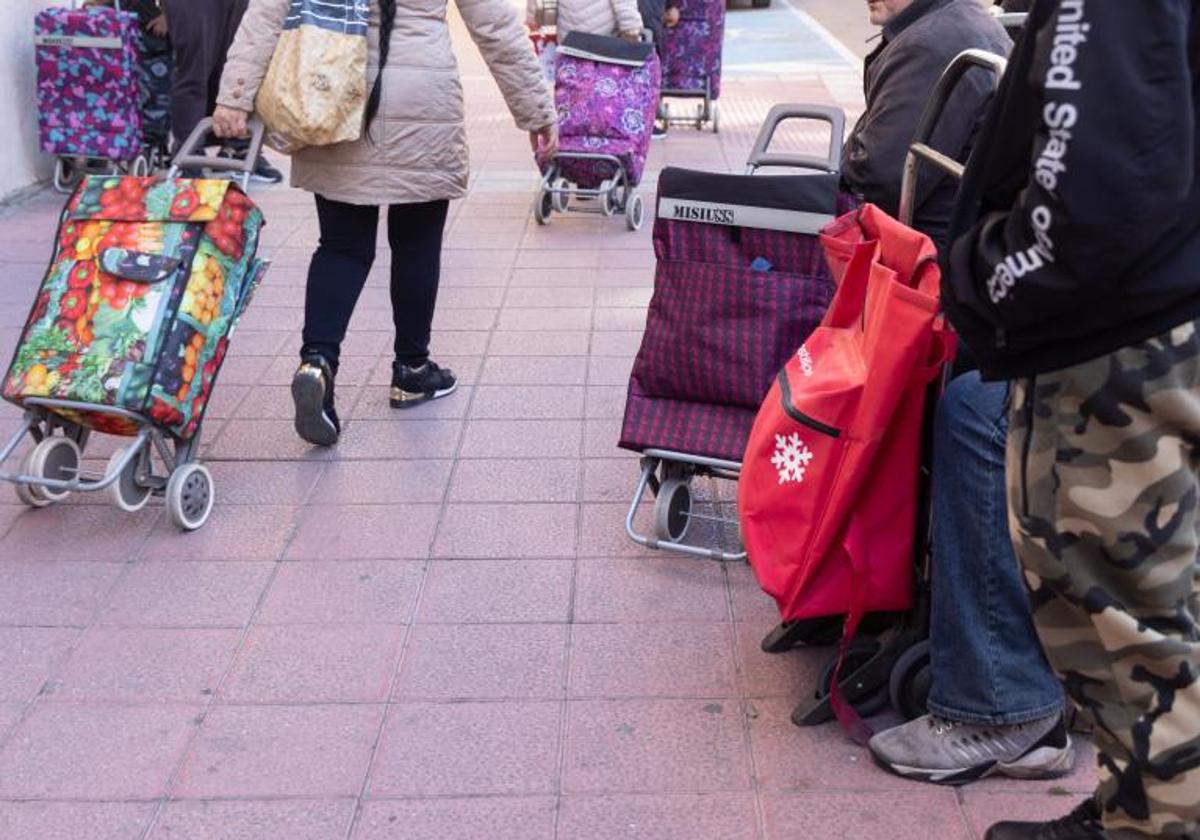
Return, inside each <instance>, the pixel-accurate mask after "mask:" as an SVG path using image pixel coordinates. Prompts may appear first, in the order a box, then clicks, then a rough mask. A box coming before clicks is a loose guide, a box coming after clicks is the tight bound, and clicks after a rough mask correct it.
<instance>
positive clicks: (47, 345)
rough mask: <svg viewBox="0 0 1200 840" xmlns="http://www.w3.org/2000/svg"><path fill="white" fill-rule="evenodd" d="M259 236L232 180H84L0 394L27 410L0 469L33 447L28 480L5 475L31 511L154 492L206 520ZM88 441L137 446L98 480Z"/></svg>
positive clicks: (261, 264)
mask: <svg viewBox="0 0 1200 840" xmlns="http://www.w3.org/2000/svg"><path fill="white" fill-rule="evenodd" d="M206 122H207V121H206ZM202 127H203V128H204V130H207V125H204V126H202ZM198 132H199V129H198ZM194 136H198V135H194ZM251 145H252V148H254V147H256V146H257V144H253V143H252V144H251ZM254 158H255V156H254V155H248V161H250V162H251V163H249V164H245V162H235V165H237V164H243V165H252V161H253V160H254ZM262 226H263V214H262V211H260V210H259V209H258V207H256V206H255V204H254V203H253V202H252V201H251V200H250V198H248V197H247V196H246V194H245V193H244V192H243V191H242V189H239V187H238V186H237V185H236V184H234V183H233V182H232V181H228V180H216V179H212V180H202V179H187V178H173V177H170V176H168V177H167V178H165V179H155V178H139V177H134V176H124V177H121V176H112V175H93V176H89V177H87V178H85V179H84V180H83V181H82V182H81V184H80V185H79V187H78V188H77V189H76V190H75V192H74V194H73V195H72V197H71V199H70V200H69V201H68V202H67V205H66V208H65V209H64V210H63V214H62V218H61V222H60V226H59V230H58V239H57V242H56V244H55V247H54V256H53V259H52V260H51V263H50V267H49V269H48V270H47V272H46V275H45V278H44V280H43V281H42V285H41V288H40V289H39V291H38V295H37V298H36V300H35V302H34V305H33V309H32V311H31V312H30V315H29V318H28V320H27V321H26V324H25V328H24V330H23V332H22V334H21V339H20V341H19V343H18V345H17V349H16V353H15V354H14V357H13V361H12V363H11V365H10V366H9V369H8V373H7V374H6V375H5V377H4V379H3V384H2V386H0V388H2V390H0V395H2V396H3V397H4V399H6V400H8V401H9V402H12V403H15V404H17V405H18V406H21V407H22V408H24V409H25V419H24V423H23V426H22V428H21V429H20V430H19V431H18V433H17V434H16V435H15V436H14V438H13V439H12V440H10V441H9V442H8V444H7V445H6V446H5V447H4V448H3V449H2V450H0V465H2V462H4V461H7V459H8V458H9V457H11V456H12V455H13V453H14V452H15V451H16V450H17V448H18V447H19V445H20V443H21V441H22V440H23V438H24V437H25V436H26V435H28V436H29V437H31V438H32V439H33V440H34V441H35V445H34V446H33V447H32V449H30V450H29V452H28V454H27V455H26V457H25V460H24V463H23V465H22V469H21V472H20V473H16V474H14V473H9V472H0V478H2V479H5V480H7V481H10V482H13V483H14V484H16V487H17V493H18V495H19V496H20V498H21V500H22V501H23V502H25V503H26V504H28V505H30V506H33V507H44V506H46V505H48V504H51V503H53V502H56V501H59V500H61V499H63V498H65V497H66V496H67V495H68V494H69V493H71V492H73V491H87V490H108V491H109V493H110V495H111V496H112V498H113V500H114V501H115V502H116V503H117V505H118V506H119V507H121V508H122V509H124V510H128V511H133V510H137V509H139V508H141V507H142V506H143V505H145V504H146V503H147V501H148V500H149V498H150V496H152V495H155V494H161V495H165V497H166V502H167V506H168V509H169V510H170V513H171V516H172V518H173V519H174V521H175V522H176V523H177V524H178V525H179V526H180V527H182V528H184V529H187V530H194V529H196V528H199V527H200V526H201V525H203V524H204V521H205V520H206V519H207V518H208V514H209V513H210V511H211V509H212V503H213V486H212V477H211V475H209V473H208V471H207V469H206V468H205V467H204V466H203V465H202V464H200V463H198V462H196V461H195V460H194V458H195V455H196V450H197V448H198V442H199V434H200V429H201V425H202V421H203V419H204V410H205V407H206V405H207V403H208V401H209V399H210V397H211V396H212V389H213V386H214V384H215V381H216V378H217V374H218V373H219V371H220V368H221V362H222V360H223V359H224V357H225V353H226V350H227V349H228V347H229V340H230V335H231V334H232V332H233V329H234V326H235V325H236V324H237V321H238V319H239V317H240V316H241V315H242V313H243V312H244V311H245V308H246V305H247V304H248V303H249V300H250V298H251V295H252V294H253V292H254V289H255V288H256V287H257V285H258V283H259V281H260V280H261V279H262V276H263V274H264V273H265V271H266V267H267V264H266V262H265V261H263V260H260V259H258V258H257V256H256V253H257V249H258V243H259V233H260V231H261V229H262ZM91 432H102V433H105V434H111V435H119V436H124V437H130V438H133V441H132V442H131V443H130V444H129V445H127V446H125V447H124V448H122V449H119V450H118V451H117V452H115V453H114V454H113V455H112V456H111V458H110V459H109V461H108V465H107V468H106V469H105V471H104V473H103V474H100V475H92V474H89V473H88V472H87V471H86V470H83V469H81V462H82V450H83V448H84V446H85V445H86V442H87V438H88V436H89V434H90V433H91ZM160 465H161V466H162V467H164V468H165V470H166V472H165V474H161V475H160V474H158V467H159V466H160Z"/></svg>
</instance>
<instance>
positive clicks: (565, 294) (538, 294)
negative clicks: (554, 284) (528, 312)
mask: <svg viewBox="0 0 1200 840" xmlns="http://www.w3.org/2000/svg"><path fill="white" fill-rule="evenodd" d="M519 276H520V277H523V276H524V273H522V274H521V275H519ZM593 295H594V290H593V289H592V288H591V287H590V286H574V287H570V288H556V289H550V288H545V287H531V286H510V287H509V290H508V295H507V296H506V297H505V298H504V305H505V306H506V307H509V308H556V307H557V308H562V307H580V308H583V309H591V308H592V298H593Z"/></svg>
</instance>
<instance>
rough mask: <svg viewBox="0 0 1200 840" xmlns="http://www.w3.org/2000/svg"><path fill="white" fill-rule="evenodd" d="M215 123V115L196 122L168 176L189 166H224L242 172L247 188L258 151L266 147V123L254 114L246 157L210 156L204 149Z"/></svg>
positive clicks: (175, 174)
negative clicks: (264, 144)
mask: <svg viewBox="0 0 1200 840" xmlns="http://www.w3.org/2000/svg"><path fill="white" fill-rule="evenodd" d="M212 126H213V121H212V117H205V118H204V119H202V120H200V122H198V123H196V127H195V128H193V129H192V133H191V134H190V135H188V138H187V140H185V141H183V145H182V146H180V147H179V150H178V151H177V152H175V157H174V159H172V161H171V169H170V171H168V172H167V177H168V178H178V177H179V173H180V170H182V169H183V167H185V166H191V167H197V168H201V167H202V168H207V169H212V168H213V167H220V168H222V169H229V170H232V171H234V172H238V173H240V175H239V176H238V178H237V181H238V184H239V185H240V186H241V188H242V189H243V190H245V189H246V188H247V187H248V186H249V184H250V174H251V173H252V172H254V166H255V164H256V163H258V155H259V153H260V152H261V151H262V145H263V137H264V135H265V134H266V126H264V125H263V123H262V120H259V119H257V118H254V117H251V119H250V122H249V127H250V145H249V147H248V148H247V149H246V154H245V156H244V157H231V156H228V155H220V154H218V155H217V156H216V157H209V156H208V155H206V154H204V151H203V149H204V144H205V139H206V138H207V137H208V134H209V132H210V131H211V130H212Z"/></svg>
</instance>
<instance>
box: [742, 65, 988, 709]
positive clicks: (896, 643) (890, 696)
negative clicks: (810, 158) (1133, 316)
mask: <svg viewBox="0 0 1200 840" xmlns="http://www.w3.org/2000/svg"><path fill="white" fill-rule="evenodd" d="M1006 67H1007V61H1006V59H1004V58H1002V57H1001V56H998V55H994V54H993V53H989V52H985V51H984V50H978V49H970V50H966V51H964V52H962V53H960V54H959V55H958V56H956V57H955V58H954V59H953V60H952V61H951V62H950V64H949V65H948V66H947V67H946V69H945V70H944V71H943V72H942V75H941V78H940V79H939V80H938V83H937V85H936V87H935V88H934V90H933V93H932V95H931V96H930V98H929V103H928V105H927V106H926V108H925V111H924V112H923V113H922V115H921V119H920V121H919V122H918V124H917V129H916V131H915V133H914V135H913V142H912V144H911V145H910V147H909V151H908V155H907V157H906V159H905V162H904V174H903V180H902V183H901V190H900V191H901V195H900V213H899V216H900V220H901V221H902V222H904V224H906V225H910V226H911V225H912V222H913V217H914V213H915V207H914V202H915V200H916V191H917V177H918V174H919V172H920V169H921V166H922V164H930V165H931V166H933V167H934V168H935V169H937V170H940V171H941V172H942V173H944V174H945V175H948V176H949V177H951V178H954V179H956V180H961V179H962V175H963V172H964V171H965V169H966V166H965V165H964V164H962V163H959V162H958V161H956V160H954V159H953V158H952V157H950V156H948V155H946V154H943V153H942V152H939V151H937V150H936V149H934V148H933V147H932V146H930V145H929V143H930V141H931V138H932V137H933V134H934V130H935V129H936V128H937V125H938V122H939V120H940V119H941V116H942V112H943V110H945V107H946V104H947V102H948V101H949V100H950V96H951V94H952V93H953V92H954V90H955V88H956V86H957V85H958V83H959V82H960V81H961V80H962V78H963V77H964V76H965V75H966V73H967V72H968V71H970V70H972V69H976V68H978V69H983V70H987V71H990V72H991V74H992V76H993V83H994V84H995V85H997V86H998V85H999V83H1000V79H1001V78H1002V77H1003V75H1004V71H1005V68H1006ZM949 377H950V366H949V365H947V366H946V370H945V371H944V372H943V375H942V378H941V380H940V381H937V382H935V383H934V384H933V385H932V386H930V387H931V388H933V389H934V391H935V393H936V394H937V395H940V393H941V391H942V389H943V388H944V387H945V385H946V384H947V383H948V380H949ZM936 406H937V400H936V399H934V398H931V399H930V400H928V402H927V405H926V413H927V417H926V421H925V424H924V425H925V438H926V441H927V446H926V449H927V450H928V448H929V447H928V441H929V440H930V438H931V435H932V418H933V412H934V411H935V410H936ZM931 479H932V475H931V471H930V462H929V459H928V458H924V459H923V461H922V465H921V482H920V487H921V495H922V498H921V505H920V510H921V511H922V513H921V515H920V516H921V519H920V521H919V523H918V531H917V539H916V545H915V547H914V554H915V561H914V576H915V580H916V585H915V593H916V594H915V598H914V603H913V608H912V609H911V610H909V611H908V612H907V613H904V614H903V615H902V616H900V617H899V619H898V620H895V621H892V620H891V617H889V616H874V617H868V620H867V621H864V625H863V628H862V629H863V631H864V632H862V634H861V635H860V636H859V637H858V638H856V639H855V640H854V641H853V642H851V643H850V645H849V646H848V648H847V649H846V650H845V652H844V657H843V658H842V667H841V672H840V677H839V680H838V686H839V689H840V693H841V695H842V697H843V698H844V699H845V701H846V702H848V703H850V704H852V705H853V707H854V708H855V709H856V710H857V711H858V712H859V714H861V715H863V716H870V715H873V714H876V713H878V712H880V711H882V710H883V708H884V707H885V706H887V705H888V703H889V702H890V703H891V705H892V707H893V708H894V709H895V710H896V711H897V712H899V713H900V714H901V715H903V716H904V717H905V718H906V719H910V720H911V719H913V718H916V717H919V716H920V715H922V714H924V713H925V710H926V708H925V707H926V702H927V699H928V696H929V688H930V683H931V678H932V673H931V669H930V667H931V666H930V649H929V622H930V618H929V616H930V576H931V572H932V562H933V555H932V544H931V537H932V525H933V518H932V517H933V514H932V505H931V504H930V486H931ZM821 622H824V624H823V625H822V624H821ZM889 623H890V626H887V625H888V624H889ZM880 624H883V625H884V628H883V629H882V630H880V631H879V633H878V635H876V636H874V637H872V636H871V631H872V630H875V629H878V625H880ZM873 625H875V626H873ZM841 627H842V617H841V616H832V617H830V618H829V619H812V620H810V621H806V622H790V623H789V622H785V623H783V624H780V625H779V626H778V627H776V628H775V630H772V631H771V633H769V634H768V635H767V637H766V638H765V639H763V643H762V648H763V650H764V651H766V652H768V653H771V652H780V651H783V650H787V649H789V648H790V647H793V646H794V645H795V644H797V643H801V642H806V643H809V644H813V643H821V642H824V643H832V642H835V641H837V639H839V638H840V637H841V635H842V634H841ZM838 658H839V655H838V654H835V655H834V656H833V657H831V658H830V660H829V661H828V662H827V664H826V665H825V667H824V668H823V669H822V672H821V674H820V676H819V678H818V680H817V689H816V692H815V696H814V698H813V700H812V701H810V702H807V703H802V704H800V705H799V706H797V707H796V708H795V710H794V711H793V712H792V722H793V723H795V724H796V725H797V726H814V725H817V724H820V723H825V722H826V721H829V720H832V719H833V716H834V714H833V707H832V704H831V700H830V690H831V687H832V685H831V684H832V682H833V675H834V674H835V673H837V669H836V666H837V663H838Z"/></svg>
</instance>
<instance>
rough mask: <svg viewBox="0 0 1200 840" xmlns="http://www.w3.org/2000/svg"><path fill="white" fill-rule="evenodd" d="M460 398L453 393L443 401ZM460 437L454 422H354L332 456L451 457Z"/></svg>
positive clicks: (341, 458) (368, 458) (383, 458)
mask: <svg viewBox="0 0 1200 840" xmlns="http://www.w3.org/2000/svg"><path fill="white" fill-rule="evenodd" d="M461 397H462V395H461V394H454V395H453V396H449V397H446V399H448V400H456V399H461ZM413 411H420V409H419V408H418V409H413ZM461 436H462V423H461V422H459V421H455V420H406V421H403V422H400V421H396V420H355V421H354V422H353V423H350V424H349V425H347V426H346V428H345V429H344V430H343V432H342V436H341V439H340V440H339V441H338V445H337V448H336V452H335V453H334V456H335V457H336V458H337V459H339V460H344V459H365V460H371V461H381V460H388V459H395V458H405V459H408V458H450V457H452V456H453V455H454V452H455V450H456V449H457V448H458V441H459V438H460V437H461Z"/></svg>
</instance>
